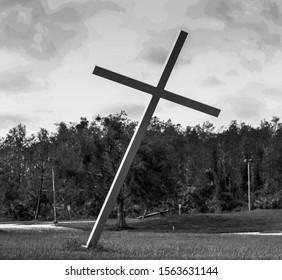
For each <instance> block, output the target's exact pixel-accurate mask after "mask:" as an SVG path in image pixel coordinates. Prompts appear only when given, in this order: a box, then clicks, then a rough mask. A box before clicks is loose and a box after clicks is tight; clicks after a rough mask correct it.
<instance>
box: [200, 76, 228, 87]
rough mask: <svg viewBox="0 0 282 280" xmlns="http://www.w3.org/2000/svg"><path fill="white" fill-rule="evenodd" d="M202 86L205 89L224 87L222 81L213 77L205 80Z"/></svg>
mask: <svg viewBox="0 0 282 280" xmlns="http://www.w3.org/2000/svg"><path fill="white" fill-rule="evenodd" d="M202 85H203V86H204V87H216V86H222V85H224V83H223V82H222V81H220V80H219V79H218V78H217V77H215V76H211V77H208V78H207V79H205V80H204V81H203V82H202Z"/></svg>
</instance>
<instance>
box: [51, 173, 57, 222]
mask: <svg viewBox="0 0 282 280" xmlns="http://www.w3.org/2000/svg"><path fill="white" fill-rule="evenodd" d="M52 183H53V207H54V224H57V223H58V221H57V211H56V190H55V174H54V168H53V167H52Z"/></svg>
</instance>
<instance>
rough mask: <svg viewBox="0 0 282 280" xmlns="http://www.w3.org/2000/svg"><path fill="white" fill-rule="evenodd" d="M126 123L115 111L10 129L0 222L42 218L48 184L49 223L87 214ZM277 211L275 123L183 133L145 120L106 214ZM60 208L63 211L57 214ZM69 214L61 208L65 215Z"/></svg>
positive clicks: (280, 146) (280, 179)
mask: <svg viewBox="0 0 282 280" xmlns="http://www.w3.org/2000/svg"><path fill="white" fill-rule="evenodd" d="M135 127H136V122H134V121H131V120H130V119H129V118H128V117H127V115H126V113H125V112H121V113H119V114H111V115H109V116H106V117H101V116H97V117H96V118H95V119H93V120H92V121H88V120H87V119H86V118H81V119H80V122H79V123H69V124H66V123H64V122H61V123H58V124H56V132H53V133H49V132H48V131H47V130H46V129H43V128H42V129H41V130H40V131H39V132H38V133H37V134H36V135H31V136H27V132H26V127H25V126H24V125H23V124H18V125H17V126H16V127H14V128H12V129H11V130H10V131H9V133H8V134H7V135H6V136H5V137H3V138H1V139H0V218H1V220H7V219H16V220H17V219H26V220H30V219H42V220H46V219H52V218H53V211H54V210H53V201H54V200H53V198H54V196H53V195H54V192H53V184H54V187H55V194H56V209H57V215H58V218H59V219H68V218H70V216H69V215H70V214H71V217H74V218H92V217H94V216H97V215H98V213H99V210H100V208H101V206H102V204H103V201H104V198H105V196H106V194H107V192H108V189H109V187H110V184H111V182H112V180H113V177H114V175H115V172H116V170H117V168H118V166H119V163H120V161H121V158H122V156H123V154H124V152H125V149H126V147H127V146H128V143H129V141H130V139H131V137H132V135H133V132H134V129H135ZM246 160H251V169H250V170H251V172H250V173H251V205H252V209H256V208H263V209H268V208H272V209H273V208H282V199H281V195H282V123H280V122H279V118H277V117H273V119H272V120H271V121H266V120H263V121H262V122H261V124H260V126H258V127H256V128H254V127H252V126H250V125H247V124H245V123H237V122H236V121H232V122H231V123H230V125H229V126H228V127H225V128H221V129H217V130H216V128H215V127H214V125H213V124H212V123H210V122H206V123H203V124H202V125H196V126H194V127H191V126H187V127H186V128H183V127H182V126H181V125H179V124H177V125H176V124H173V123H172V122H171V121H170V120H168V121H166V122H164V121H161V120H159V119H158V118H156V117H155V118H153V119H152V120H151V123H150V126H149V128H148V131H147V132H146V135H145V137H144V139H143V141H142V144H141V146H140V148H139V150H138V153H137V155H136V157H135V160H134V162H133V165H132V167H131V169H130V172H129V174H128V176H127V179H126V182H125V183H124V185H123V188H122V191H121V193H120V195H119V197H118V201H117V204H116V207H115V208H114V209H113V213H112V215H113V216H116V215H117V214H119V215H122V214H125V215H126V216H129V217H136V216H138V215H142V214H143V213H144V211H145V210H147V211H155V210H157V211H162V210H166V209H169V210H170V211H176V210H177V208H178V204H181V205H182V211H183V212H185V213H191V212H209V213H214V212H222V211H240V210H244V209H247V205H248V184H247V181H248V174H247V163H246ZM67 206H68V207H67ZM67 208H69V210H70V209H71V210H70V211H68V209H67Z"/></svg>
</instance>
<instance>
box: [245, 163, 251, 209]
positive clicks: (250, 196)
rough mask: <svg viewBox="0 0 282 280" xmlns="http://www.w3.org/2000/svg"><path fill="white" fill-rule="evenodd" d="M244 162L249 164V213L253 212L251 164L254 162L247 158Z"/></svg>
mask: <svg viewBox="0 0 282 280" xmlns="http://www.w3.org/2000/svg"><path fill="white" fill-rule="evenodd" d="M244 162H247V166H248V208H249V211H251V162H252V159H250V158H247V159H245V160H244Z"/></svg>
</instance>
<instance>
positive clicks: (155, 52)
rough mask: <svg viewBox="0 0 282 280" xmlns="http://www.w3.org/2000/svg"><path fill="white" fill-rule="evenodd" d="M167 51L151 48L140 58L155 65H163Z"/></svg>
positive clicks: (160, 48)
mask: <svg viewBox="0 0 282 280" xmlns="http://www.w3.org/2000/svg"><path fill="white" fill-rule="evenodd" d="M167 56H168V51H166V50H165V49H164V48H162V47H151V48H149V49H147V50H144V51H143V52H142V54H141V57H142V58H143V59H145V60H148V61H150V62H152V63H155V64H160V65H163V64H164V63H165V61H166V59H167Z"/></svg>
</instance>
